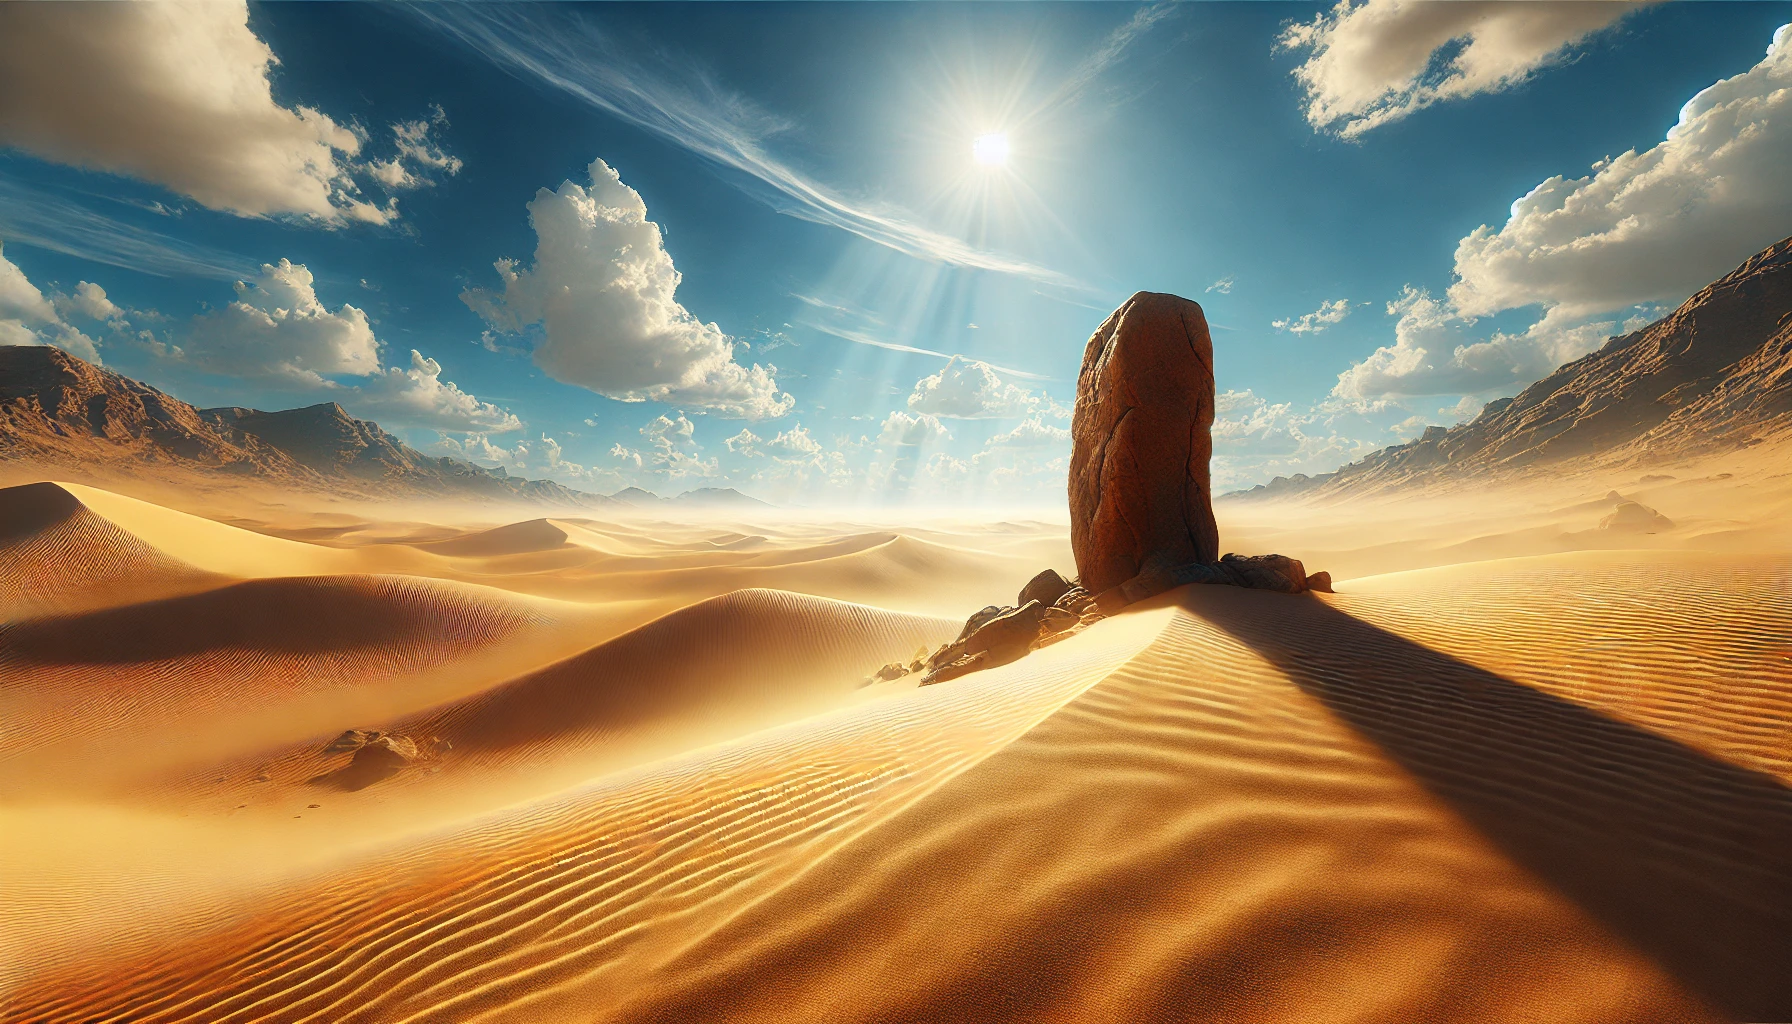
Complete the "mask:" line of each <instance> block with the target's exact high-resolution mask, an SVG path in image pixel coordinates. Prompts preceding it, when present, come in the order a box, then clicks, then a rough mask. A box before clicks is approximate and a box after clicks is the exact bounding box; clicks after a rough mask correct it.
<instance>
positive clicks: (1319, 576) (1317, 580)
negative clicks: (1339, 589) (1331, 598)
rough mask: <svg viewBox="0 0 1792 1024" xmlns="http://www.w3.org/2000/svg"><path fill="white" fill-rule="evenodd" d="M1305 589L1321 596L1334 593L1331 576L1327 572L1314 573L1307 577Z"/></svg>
mask: <svg viewBox="0 0 1792 1024" xmlns="http://www.w3.org/2000/svg"><path fill="white" fill-rule="evenodd" d="M1307 589H1308V590H1312V591H1316V592H1318V593H1321V594H1332V593H1336V591H1334V590H1332V574H1331V573H1329V572H1316V573H1314V574H1313V575H1311V576H1308V577H1307Z"/></svg>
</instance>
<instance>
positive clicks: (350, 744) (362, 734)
mask: <svg viewBox="0 0 1792 1024" xmlns="http://www.w3.org/2000/svg"><path fill="white" fill-rule="evenodd" d="M382 735H384V734H383V733H381V732H380V731H379V730H378V729H350V730H348V731H347V732H344V733H343V734H342V735H340V736H338V737H336V738H335V739H333V740H331V741H330V742H329V743H328V744H327V745H325V747H324V753H326V754H346V753H348V752H349V751H351V750H360V749H361V748H362V747H364V746H366V745H367V744H369V743H372V742H373V741H374V740H377V739H379V738H380V737H381V736H382Z"/></svg>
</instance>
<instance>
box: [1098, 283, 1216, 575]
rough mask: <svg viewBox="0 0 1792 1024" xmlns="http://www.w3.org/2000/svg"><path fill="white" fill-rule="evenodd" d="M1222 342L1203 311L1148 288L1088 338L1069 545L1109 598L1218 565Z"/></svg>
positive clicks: (1181, 300) (1135, 296) (1128, 300)
mask: <svg viewBox="0 0 1792 1024" xmlns="http://www.w3.org/2000/svg"><path fill="white" fill-rule="evenodd" d="M1212 426H1213V341H1212V339H1211V338H1210V337H1209V336H1208V333H1207V318H1206V316H1204V315H1203V314H1202V312H1201V307H1200V305H1198V304H1197V303H1195V302H1192V301H1190V300H1188V299H1184V298H1180V297H1178V296H1175V295H1162V294H1157V293H1154V292H1139V293H1138V294H1136V295H1134V296H1133V297H1132V298H1130V299H1127V300H1126V303H1125V304H1124V305H1122V306H1121V307H1120V308H1119V309H1117V310H1115V311H1114V314H1113V315H1112V316H1110V317H1108V319H1107V321H1106V322H1105V323H1103V324H1102V325H1101V327H1100V328H1099V329H1098V330H1097V331H1096V332H1095V334H1094V336H1093V337H1091V338H1090V339H1089V345H1088V347H1087V348H1086V349H1084V351H1083V369H1082V373H1081V374H1080V375H1079V376H1078V378H1077V388H1076V413H1075V416H1074V418H1073V419H1072V420H1071V424H1070V432H1071V444H1072V447H1071V456H1070V547H1071V551H1072V553H1073V554H1074V555H1075V557H1076V568H1077V572H1078V574H1079V576H1080V582H1081V583H1082V585H1083V587H1085V588H1087V589H1088V590H1089V591H1090V592H1091V593H1096V594H1099V593H1101V592H1103V591H1105V590H1108V589H1109V588H1112V587H1116V586H1119V585H1120V584H1122V583H1125V582H1126V581H1127V580H1130V579H1132V578H1133V577H1135V576H1137V575H1138V574H1139V572H1140V570H1141V569H1142V568H1144V567H1145V566H1146V563H1147V560H1150V561H1151V562H1152V563H1154V564H1187V563H1211V562H1214V561H1216V560H1217V559H1218V558H1219V527H1218V526H1217V525H1216V524H1215V523H1214V519H1213V506H1212V491H1211V488H1210V486H1209V483H1208V471H1207V462H1208V459H1209V457H1211V456H1212V454H1213V439H1212V437H1211V436H1210V434H1209V430H1210V428H1211V427H1212Z"/></svg>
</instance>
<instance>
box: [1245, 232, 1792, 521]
mask: <svg viewBox="0 0 1792 1024" xmlns="http://www.w3.org/2000/svg"><path fill="white" fill-rule="evenodd" d="M1788 412H1792V238H1788V239H1786V240H1784V241H1781V242H1779V243H1777V244H1775V245H1773V246H1770V247H1769V248H1767V249H1766V250H1764V251H1762V252H1760V253H1758V254H1756V255H1755V256H1754V257H1752V258H1750V259H1749V260H1748V261H1747V262H1746V263H1744V264H1742V266H1740V267H1737V268H1736V269H1735V270H1734V271H1732V272H1731V273H1729V274H1727V275H1725V276H1724V277H1722V278H1721V279H1719V280H1717V281H1715V282H1713V283H1712V284H1710V285H1708V286H1706V287H1705V288H1704V289H1702V290H1700V291H1699V293H1698V294H1696V295H1694V296H1693V297H1692V298H1690V299H1687V300H1686V302H1685V303H1684V304H1683V305H1681V306H1680V308H1679V309H1677V310H1675V311H1674V312H1673V313H1672V314H1670V315H1669V316H1666V317H1663V318H1662V319H1660V320H1657V321H1656V322H1655V323H1652V324H1650V325H1649V326H1648V327H1645V328H1643V329H1642V330H1640V331H1637V332H1635V333H1633V334H1627V335H1624V336H1622V337H1616V338H1612V339H1611V340H1610V341H1608V342H1606V344H1605V346H1604V347H1603V348H1601V349H1599V351H1597V352H1593V353H1591V354H1589V355H1586V356H1583V357H1581V358H1580V359H1576V360H1575V361H1573V362H1571V363H1567V364H1565V365H1563V366H1562V367H1560V368H1559V369H1557V370H1556V371H1555V372H1554V373H1552V374H1550V375H1549V376H1548V377H1545V378H1543V379H1542V380H1540V381H1538V382H1537V383H1535V384H1532V385H1531V386H1530V387H1528V388H1525V389H1524V390H1523V391H1522V392H1520V393H1519V394H1518V396H1517V397H1516V398H1502V399H1500V400H1499V401H1496V402H1491V403H1489V404H1488V405H1487V407H1486V408H1485V409H1483V410H1482V411H1481V414H1480V415H1479V416H1477V417H1475V419H1474V420H1473V421H1471V422H1469V423H1465V424H1463V425H1461V426H1458V427H1452V428H1449V429H1445V428H1443V427H1430V428H1427V429H1426V431H1425V433H1424V435H1423V436H1422V437H1420V438H1419V439H1418V440H1416V441H1412V442H1410V443H1408V444H1404V445H1398V446H1395V447H1392V448H1387V449H1384V450H1382V451H1380V452H1377V453H1375V454H1374V455H1371V456H1369V457H1367V458H1365V459H1362V460H1361V461H1359V462H1354V463H1352V464H1350V465H1348V466H1345V467H1344V468H1342V469H1340V470H1338V471H1337V472H1336V473H1329V474H1325V475H1323V476H1318V477H1305V476H1298V477H1295V478H1280V477H1278V478H1277V479H1276V480H1275V481H1272V482H1271V483H1269V484H1266V485H1260V486H1258V487H1256V488H1253V489H1251V490H1249V491H1243V492H1238V496H1263V497H1269V496H1275V495H1279V494H1297V493H1310V494H1315V495H1343V494H1354V493H1363V492H1369V491H1376V490H1385V489H1389V488H1401V487H1406V486H1409V485H1414V484H1419V485H1423V484H1429V483H1435V482H1450V481H1462V480H1465V479H1485V478H1488V477H1494V476H1506V475H1522V474H1525V473H1527V472H1536V471H1539V470H1543V469H1545V468H1549V469H1551V470H1559V469H1560V468H1563V467H1570V466H1636V465H1659V464H1664V463H1669V462H1676V461H1680V460H1684V459H1688V458H1695V457H1698V456H1702V455H1708V454H1711V453H1714V452H1719V451H1725V450H1735V449H1739V448H1743V447H1748V446H1750V445H1753V444H1758V443H1761V442H1763V441H1765V440H1768V439H1771V438H1776V437H1778V436H1779V435H1782V434H1784V433H1785V432H1786V431H1787V428H1788V421H1787V418H1786V414H1787V413H1788Z"/></svg>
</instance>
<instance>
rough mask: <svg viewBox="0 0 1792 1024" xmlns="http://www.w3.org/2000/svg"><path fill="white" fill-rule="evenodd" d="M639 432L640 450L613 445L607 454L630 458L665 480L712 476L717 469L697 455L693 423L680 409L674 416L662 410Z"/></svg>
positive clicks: (711, 462)
mask: <svg viewBox="0 0 1792 1024" xmlns="http://www.w3.org/2000/svg"><path fill="white" fill-rule="evenodd" d="M640 433H641V437H642V439H643V440H644V441H646V442H647V449H646V451H645V452H644V453H643V452H637V451H634V450H632V449H629V448H624V447H623V446H622V445H621V444H617V445H616V446H615V447H614V448H611V449H610V454H612V455H616V456H617V457H619V458H622V459H624V460H625V461H632V462H633V463H634V464H635V465H636V466H643V465H644V466H645V468H647V469H649V470H651V471H652V472H653V473H655V474H657V475H659V476H661V477H663V478H665V479H667V480H678V479H683V478H685V477H708V476H715V475H716V473H717V471H718V470H719V468H720V467H719V466H718V464H717V461H716V460H715V459H714V458H709V459H703V458H699V457H698V456H697V453H698V452H700V451H702V450H703V446H702V445H700V444H698V443H697V425H696V424H695V423H692V422H691V421H690V419H689V418H688V417H686V416H685V414H684V413H682V412H681V413H679V414H678V418H677V419H673V418H672V417H670V416H667V415H665V414H663V413H662V414H661V415H659V416H655V417H654V418H653V419H651V420H648V421H647V425H646V426H644V427H642V428H641V431H640Z"/></svg>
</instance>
